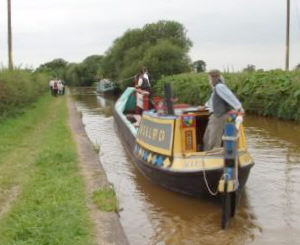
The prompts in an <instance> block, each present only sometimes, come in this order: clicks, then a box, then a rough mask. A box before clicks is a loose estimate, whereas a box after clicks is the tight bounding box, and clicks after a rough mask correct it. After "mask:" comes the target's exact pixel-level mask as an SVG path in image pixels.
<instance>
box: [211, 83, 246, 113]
mask: <svg viewBox="0 0 300 245" xmlns="http://www.w3.org/2000/svg"><path fill="white" fill-rule="evenodd" d="M215 92H216V93H217V95H218V96H219V97H221V98H222V99H223V100H224V101H226V102H227V104H229V105H230V106H231V107H232V108H233V109H235V110H239V109H241V108H242V104H241V102H240V101H239V100H238V99H237V97H236V96H235V95H234V94H233V93H232V92H231V90H230V89H229V88H228V87H227V86H226V85H225V84H224V83H218V84H217V85H216V86H215V87H214V90H213V92H212V93H211V95H210V98H209V100H208V101H207V102H206V103H205V106H207V107H208V109H209V111H210V112H213V96H214V93H215Z"/></svg>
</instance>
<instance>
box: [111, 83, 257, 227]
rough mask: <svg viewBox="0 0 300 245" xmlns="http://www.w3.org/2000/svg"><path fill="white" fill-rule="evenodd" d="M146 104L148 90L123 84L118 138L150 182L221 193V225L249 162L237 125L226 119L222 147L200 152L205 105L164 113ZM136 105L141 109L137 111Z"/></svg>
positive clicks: (203, 193) (198, 192)
mask: <svg viewBox="0 0 300 245" xmlns="http://www.w3.org/2000/svg"><path fill="white" fill-rule="evenodd" d="M148 104H149V100H148V92H146V91H144V92H143V91H140V90H138V91H137V90H136V89H135V88H132V87H129V88H127V89H126V90H125V91H124V93H123V94H122V95H121V97H120V98H119V99H118V100H117V102H116V103H115V107H114V118H115V122H116V125H117V128H118V131H119V134H120V137H121V140H122V141H123V143H124V146H125V147H126V149H127V151H128V153H129V154H130V155H131V157H132V158H133V159H134V163H135V165H136V167H137V168H138V169H139V170H140V172H141V173H142V174H143V175H144V176H145V177H147V178H148V179H149V180H150V181H152V182H154V183H156V184H159V185H160V186H162V187H164V188H167V189H169V190H171V191H175V192H179V193H182V194H186V195H192V196H195V197H203V196H212V198H220V197H221V200H222V207H223V216H222V228H225V227H226V226H227V224H228V220H229V218H230V217H231V216H233V215H234V212H235V207H236V204H237V201H238V199H239V196H240V192H241V190H242V189H243V187H244V186H245V184H246V181H247V178H248V175H249V172H250V169H251V167H252V166H253V165H254V162H253V160H252V157H251V156H250V154H249V152H248V150H247V144H246V139H245V134H244V129H243V126H242V125H241V124H240V125H239V130H236V124H235V121H234V120H231V121H230V120H229V121H228V125H227V129H226V128H225V131H224V137H223V146H222V147H220V148H215V149H213V150H210V151H203V140H202V138H203V135H204V132H205V129H206V126H207V123H208V118H209V112H208V111H207V110H203V111H198V110H195V108H190V107H188V106H185V108H182V107H180V108H178V107H176V105H174V107H173V108H175V109H174V112H173V113H171V114H170V113H162V112H161V111H159V109H156V110H147V107H148ZM137 108H140V109H143V112H142V113H141V114H140V113H137V112H138V111H139V110H137ZM231 118H232V115H231ZM234 132H235V134H236V135H233V134H232V133H234ZM224 193H225V194H224Z"/></svg>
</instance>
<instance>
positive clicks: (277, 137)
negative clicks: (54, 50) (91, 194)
mask: <svg viewBox="0 0 300 245" xmlns="http://www.w3.org/2000/svg"><path fill="white" fill-rule="evenodd" d="M72 94H73V97H74V99H75V101H76V107H77V109H78V110H79V111H81V113H82V121H83V124H84V125H85V130H86V133H87V135H88V137H89V138H90V140H91V141H92V142H93V144H95V145H97V148H98V149H99V159H100V161H101V163H102V165H103V167H104V169H105V172H106V174H107V177H108V180H109V181H110V182H112V183H113V185H114V188H115V190H116V193H117V197H118V199H119V205H120V208H121V210H122V211H121V212H120V220H121V223H122V226H123V228H124V231H125V233H126V236H127V237H128V240H129V242H130V244H145V245H146V244H147V245H148V244H172V245H173V244H205V245H206V244H208V245H211V244H234V245H241V244H255V245H263V244H293V245H294V244H295V245H296V244H298V243H299V240H300V228H299V227H300V215H299V213H300V206H299V205H298V204H299V202H300V195H299V194H300V125H299V123H294V122H284V121H280V120H277V119H269V118H264V117H260V116H250V115H246V117H245V127H246V134H247V139H248V147H249V151H250V153H251V155H252V157H253V158H254V161H255V166H254V167H253V169H252V170H251V174H250V176H249V180H248V182H247V185H246V188H245V191H244V193H243V195H242V200H241V203H240V205H239V208H238V209H237V214H236V216H235V218H234V219H232V220H231V223H230V226H229V228H228V229H227V230H226V231H222V230H220V215H221V210H220V206H219V205H218V204H217V203H214V202H211V201H210V200H205V199H204V200H203V199H195V198H190V197H187V196H184V195H180V194H176V193H173V192H170V191H167V190H165V189H163V188H162V187H160V186H157V185H154V184H152V183H151V182H149V181H148V180H147V179H145V177H144V176H142V175H141V174H140V172H139V171H138V170H137V169H136V167H135V166H134V163H133V162H132V160H131V159H130V158H129V156H128V154H127V153H126V151H125V148H124V145H122V142H121V141H120V138H119V135H118V132H117V131H116V128H115V125H114V119H113V117H112V109H113V106H114V101H115V98H113V97H103V96H100V95H97V94H96V93H95V91H94V89H92V88H76V89H75V88H74V89H73V90H72Z"/></svg>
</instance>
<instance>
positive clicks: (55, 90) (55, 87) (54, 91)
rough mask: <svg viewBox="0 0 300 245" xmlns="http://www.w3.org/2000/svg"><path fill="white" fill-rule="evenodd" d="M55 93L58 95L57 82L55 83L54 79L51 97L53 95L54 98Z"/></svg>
mask: <svg viewBox="0 0 300 245" xmlns="http://www.w3.org/2000/svg"><path fill="white" fill-rule="evenodd" d="M57 93H58V81H57V79H55V80H54V84H53V95H54V97H56V96H57Z"/></svg>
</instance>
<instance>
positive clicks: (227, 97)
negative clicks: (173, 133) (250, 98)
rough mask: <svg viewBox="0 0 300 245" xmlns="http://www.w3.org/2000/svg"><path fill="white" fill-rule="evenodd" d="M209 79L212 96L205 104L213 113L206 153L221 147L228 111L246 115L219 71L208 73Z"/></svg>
mask: <svg viewBox="0 0 300 245" xmlns="http://www.w3.org/2000/svg"><path fill="white" fill-rule="evenodd" d="M208 78H209V83H210V85H211V87H212V94H211V96H210V98H209V100H208V102H207V103H206V104H205V107H206V108H208V109H209V111H210V112H211V115H210V117H209V121H208V124H207V127H206V130H205V133H204V137H203V143H204V150H205V151H209V150H211V149H213V148H215V147H220V146H221V144H222V136H223V130H224V126H225V120H226V116H227V115H226V114H227V112H228V111H230V110H232V109H234V110H236V111H238V112H240V113H244V109H243V107H242V104H241V102H240V101H239V100H238V99H237V98H236V96H235V95H234V94H233V93H232V91H231V90H230V89H229V88H228V87H227V86H226V85H225V81H224V78H223V76H222V75H221V72H220V71H219V70H211V71H210V72H209V73H208ZM199 109H204V107H203V106H200V107H199Z"/></svg>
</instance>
